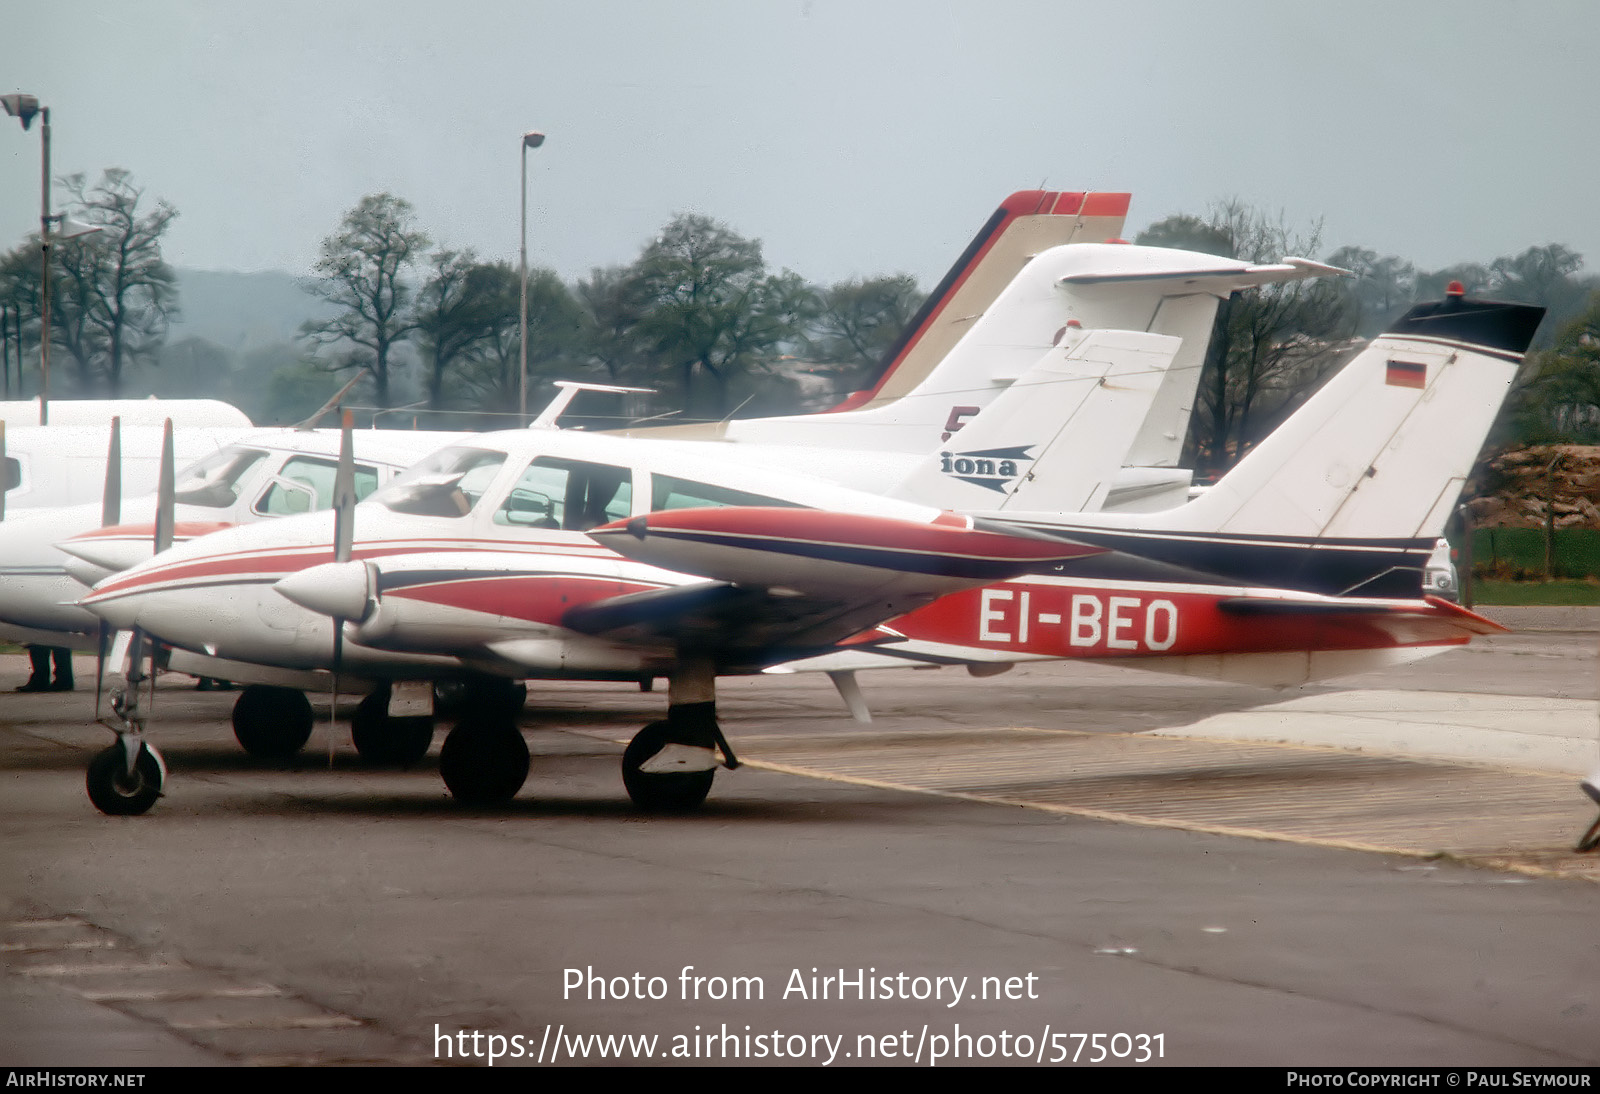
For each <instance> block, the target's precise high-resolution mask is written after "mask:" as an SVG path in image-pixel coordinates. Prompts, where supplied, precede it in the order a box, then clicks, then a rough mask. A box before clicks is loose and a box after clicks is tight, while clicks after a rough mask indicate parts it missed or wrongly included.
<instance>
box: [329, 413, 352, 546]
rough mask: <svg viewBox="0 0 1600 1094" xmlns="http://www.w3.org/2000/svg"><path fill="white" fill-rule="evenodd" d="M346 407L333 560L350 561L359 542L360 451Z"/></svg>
mask: <svg viewBox="0 0 1600 1094" xmlns="http://www.w3.org/2000/svg"><path fill="white" fill-rule="evenodd" d="M353 420H354V418H353V415H352V414H351V413H350V411H348V410H346V411H345V412H344V413H343V415H342V416H341V421H340V424H339V429H340V433H339V470H338V472H337V473H336V474H335V475H334V478H333V560H334V561H335V562H349V561H350V552H351V550H352V548H353V547H354V544H355V531H356V529H355V520H356V513H355V509H356V455H355V437H354V433H353V427H352V422H353Z"/></svg>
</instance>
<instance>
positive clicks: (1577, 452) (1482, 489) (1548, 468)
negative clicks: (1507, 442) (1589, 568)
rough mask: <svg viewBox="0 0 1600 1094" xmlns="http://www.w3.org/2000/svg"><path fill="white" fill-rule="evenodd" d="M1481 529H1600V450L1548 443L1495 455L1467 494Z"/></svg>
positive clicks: (1477, 474) (1465, 497) (1475, 474)
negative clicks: (1549, 521)
mask: <svg viewBox="0 0 1600 1094" xmlns="http://www.w3.org/2000/svg"><path fill="white" fill-rule="evenodd" d="M1462 497H1463V500H1464V501H1465V502H1466V504H1467V507H1468V508H1469V509H1470V510H1471V512H1472V520H1473V523H1474V524H1475V525H1477V526H1478V527H1479V528H1543V527H1544V523H1545V516H1546V514H1547V513H1548V512H1552V511H1553V512H1554V514H1555V521H1554V523H1555V527H1557V528H1600V446H1596V445H1582V444H1543V445H1533V446H1530V447H1528V448H1516V449H1511V450H1508V451H1504V452H1500V453H1497V454H1494V455H1491V456H1490V457H1488V458H1487V459H1485V460H1484V461H1483V462H1482V463H1480V464H1479V465H1478V467H1477V469H1476V470H1475V471H1474V472H1473V475H1472V479H1471V480H1470V481H1469V482H1468V483H1467V489H1466V491H1465V492H1464V493H1463V495H1462Z"/></svg>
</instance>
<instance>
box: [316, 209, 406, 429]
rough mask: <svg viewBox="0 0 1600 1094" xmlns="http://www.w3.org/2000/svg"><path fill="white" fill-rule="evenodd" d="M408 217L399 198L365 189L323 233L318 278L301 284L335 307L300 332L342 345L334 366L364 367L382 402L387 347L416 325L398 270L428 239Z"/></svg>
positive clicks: (320, 341) (385, 389)
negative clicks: (333, 228) (336, 228)
mask: <svg viewBox="0 0 1600 1094" xmlns="http://www.w3.org/2000/svg"><path fill="white" fill-rule="evenodd" d="M414 220H415V213H414V211H413V209H412V207H411V203H410V202H408V201H406V200H405V199H403V198H398V197H395V196H394V195H393V194H368V195H367V196H366V197H364V198H362V199H361V201H360V202H359V203H358V204H357V205H356V207H355V208H354V209H351V210H350V211H349V212H348V213H346V214H345V217H344V221H343V223H342V224H341V226H340V230H339V231H338V232H336V233H335V234H333V235H331V236H329V237H327V238H326V239H324V240H323V241H322V257H321V258H319V259H318V260H317V263H316V266H315V267H314V269H315V270H316V272H317V278H316V280H313V281H311V282H309V283H308V285H307V289H308V291H310V292H311V293H313V294H314V295H316V296H319V297H321V298H322V299H324V300H326V301H328V302H329V303H330V304H333V305H334V306H335V307H337V308H339V309H340V311H339V313H338V314H337V315H335V316H333V317H332V318H331V319H327V320H324V321H322V322H312V323H307V324H305V326H303V327H302V328H301V331H302V333H303V334H304V335H305V336H306V337H307V338H309V339H310V340H311V342H312V343H313V344H314V345H317V346H328V347H347V350H346V353H345V354H344V356H343V358H342V359H341V360H339V361H338V362H336V363H335V364H334V365H333V367H334V368H335V369H336V370H337V369H344V368H364V369H366V370H367V371H368V372H369V373H370V374H371V376H372V383H373V389H374V398H375V399H376V401H377V403H378V405H379V406H383V407H387V406H388V405H389V379H390V366H391V355H392V353H393V351H394V348H395V346H396V345H398V344H399V343H401V342H403V341H405V340H406V339H407V338H409V337H410V335H411V332H412V331H413V330H415V329H416V317H415V315H414V314H413V313H412V310H411V295H412V289H411V286H410V285H409V284H407V282H406V280H405V275H406V271H408V270H409V269H410V268H411V267H412V266H413V265H415V264H416V262H417V260H418V259H419V258H420V257H421V256H422V253H423V252H424V251H426V250H427V249H428V243H429V240H428V237H427V235H426V234H425V233H423V232H421V231H419V230H418V229H416V228H415V227H413V222H414Z"/></svg>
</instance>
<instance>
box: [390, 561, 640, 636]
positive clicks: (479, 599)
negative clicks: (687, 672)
mask: <svg viewBox="0 0 1600 1094" xmlns="http://www.w3.org/2000/svg"><path fill="white" fill-rule="evenodd" d="M660 587H661V586H659V585H652V584H645V583H642V582H636V581H617V580H615V579H612V578H602V577H582V576H578V575H574V574H508V575H506V576H505V577H475V578H463V579H460V580H454V581H448V580H447V581H439V582H434V583H430V584H427V585H408V586H406V587H404V588H399V589H391V590H389V591H388V592H387V593H385V594H384V595H385V596H386V597H394V598H403V599H408V600H421V601H425V602H426V603H429V604H439V605H442V606H444V607H447V608H456V609H459V610H461V611H467V612H482V613H483V614H485V615H494V616H501V617H503V618H506V619H523V620H527V621H528V622H530V623H548V624H551V625H552V626H559V625H560V623H561V618H562V616H564V615H565V614H566V613H567V612H569V611H571V610H572V609H573V608H575V607H577V606H578V605H580V604H591V603H593V602H595V601H597V600H607V599H609V598H611V597H614V596H623V595H625V594H627V593H642V592H648V591H650V590H652V589H658V588H660Z"/></svg>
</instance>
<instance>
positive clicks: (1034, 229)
mask: <svg viewBox="0 0 1600 1094" xmlns="http://www.w3.org/2000/svg"><path fill="white" fill-rule="evenodd" d="M1131 200H1132V195H1131V194H1110V193H1093V192H1072V191H1055V190H1019V191H1017V192H1016V193H1015V194H1012V195H1011V196H1010V197H1008V198H1006V199H1005V200H1004V201H1002V202H1001V203H1000V207H999V208H998V209H996V210H995V211H994V215H993V216H991V217H990V218H989V219H988V221H987V222H986V223H985V224H984V226H983V227H982V228H981V229H979V231H978V234H977V235H976V236H974V237H973V239H972V242H971V243H969V244H967V249H966V250H965V251H963V252H962V253H961V257H960V258H958V259H956V263H955V265H954V266H951V267H950V269H949V271H948V272H947V273H946V274H945V275H944V277H943V278H942V279H941V280H940V282H939V284H938V285H937V286H935V287H934V290H933V291H932V292H930V293H929V294H928V297H927V299H926V300H924V301H923V304H922V307H921V308H920V309H918V311H917V314H916V315H914V316H913V317H912V318H911V322H909V323H907V324H906V329H905V330H904V331H903V332H901V335H900V337H899V338H898V339H896V341H895V343H894V344H893V345H892V346H890V347H889V350H888V352H887V353H885V354H884V356H883V360H882V362H881V363H880V365H879V371H878V373H877V375H876V376H875V377H874V379H873V382H872V384H871V386H870V387H868V388H866V389H865V390H862V391H857V392H855V393H854V394H852V395H851V396H850V397H849V398H847V399H846V400H845V401H844V402H842V403H840V404H839V405H838V406H836V407H834V408H833V411H842V410H859V409H861V408H862V407H866V406H878V405H882V404H884V403H887V402H892V401H893V400H895V399H898V398H900V397H901V396H902V395H904V394H905V393H906V392H908V391H910V390H911V389H913V388H915V387H916V386H917V385H918V384H920V383H921V382H922V381H923V380H924V379H925V378H926V377H927V376H928V374H929V373H931V372H932V371H933V370H934V368H935V366H937V365H938V364H939V362H940V361H942V360H943V359H944V356H945V354H947V353H949V352H950V349H951V347H953V346H954V345H955V344H956V343H957V342H958V341H960V339H961V336H962V335H963V334H965V333H966V331H967V328H968V327H970V326H971V324H972V320H973V319H974V318H975V317H976V316H978V315H980V314H982V313H983V312H984V310H985V309H987V308H988V306H989V304H990V302H991V301H993V300H994V298H995V297H996V296H998V295H999V294H1000V291H1001V290H1002V289H1004V288H1005V287H1006V285H1007V284H1008V283H1010V281H1011V279H1012V278H1013V277H1015V276H1016V275H1017V273H1018V271H1020V270H1021V269H1022V267H1023V266H1025V265H1027V263H1028V260H1029V259H1030V258H1032V257H1033V256H1034V255H1036V254H1039V253H1040V252H1041V251H1045V250H1048V249H1049V248H1051V247H1056V246H1060V245H1061V244H1064V243H1099V242H1102V241H1103V240H1107V239H1111V238H1113V237H1116V236H1120V235H1121V234H1122V226H1123V223H1124V222H1125V221H1126V219H1127V216H1128V205H1129V202H1130V201H1131Z"/></svg>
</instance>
